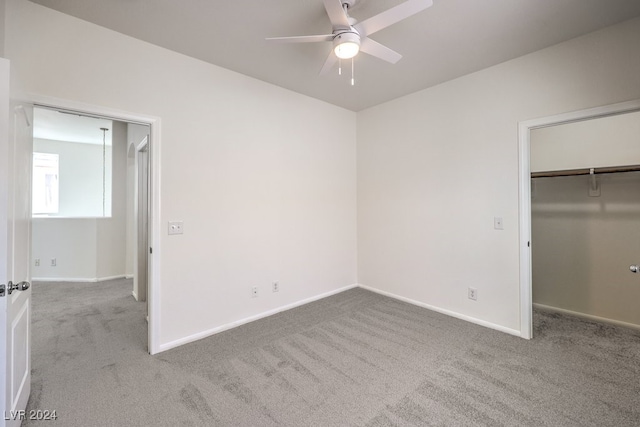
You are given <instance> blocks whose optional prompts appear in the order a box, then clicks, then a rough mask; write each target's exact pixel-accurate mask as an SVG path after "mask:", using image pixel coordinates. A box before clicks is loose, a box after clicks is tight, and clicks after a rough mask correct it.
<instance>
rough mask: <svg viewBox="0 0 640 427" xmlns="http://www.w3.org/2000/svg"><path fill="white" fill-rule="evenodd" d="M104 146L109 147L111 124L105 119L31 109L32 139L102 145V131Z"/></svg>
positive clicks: (43, 109) (44, 109) (46, 109)
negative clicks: (103, 131)
mask: <svg viewBox="0 0 640 427" xmlns="http://www.w3.org/2000/svg"><path fill="white" fill-rule="evenodd" d="M100 128H106V129H108V130H107V132H106V133H105V135H104V137H105V143H106V145H111V130H112V128H113V123H112V121H111V120H107V119H96V118H93V117H86V116H79V115H77V114H67V113H61V112H59V111H56V110H50V109H48V108H34V109H33V137H34V138H39V139H50V140H53V141H66V142H78V143H83V144H100V145H102V130H101V129H100Z"/></svg>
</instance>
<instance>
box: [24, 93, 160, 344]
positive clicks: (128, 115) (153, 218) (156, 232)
mask: <svg viewBox="0 0 640 427" xmlns="http://www.w3.org/2000/svg"><path fill="white" fill-rule="evenodd" d="M23 99H25V100H26V101H27V102H31V103H33V104H34V106H35V107H45V108H51V109H59V110H67V111H73V112H78V113H81V114H84V115H95V116H98V117H101V118H107V119H113V120H118V121H123V122H130V123H138V124H142V125H149V142H148V143H149V169H150V173H149V186H150V190H149V195H150V197H151V201H150V203H149V229H150V232H149V246H150V247H152V248H153V254H152V255H151V256H149V257H148V263H149V265H148V270H147V271H148V277H147V283H148V287H147V301H148V302H147V304H148V311H147V315H148V316H149V325H148V338H147V341H148V343H147V345H148V351H149V353H150V354H152V355H153V354H156V353H159V352H160V296H161V295H160V278H161V276H160V273H161V265H160V264H161V263H160V259H161V254H162V250H161V249H162V248H161V242H162V240H161V227H160V224H161V217H160V185H161V182H160V176H161V174H160V167H161V163H160V159H161V138H160V132H161V126H160V122H161V120H160V117H157V116H152V115H145V114H138V113H132V112H130V111H125V110H119V109H114V108H109V107H103V106H98V105H92V104H85V103H81V102H76V101H71V100H67V99H60V98H54V97H49V96H42V95H37V94H27V95H25V96H24V97H23Z"/></svg>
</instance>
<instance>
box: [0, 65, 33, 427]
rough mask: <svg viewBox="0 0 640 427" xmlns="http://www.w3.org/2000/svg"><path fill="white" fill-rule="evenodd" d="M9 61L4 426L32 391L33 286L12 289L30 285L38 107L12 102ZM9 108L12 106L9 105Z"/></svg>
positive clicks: (0, 171) (3, 201)
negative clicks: (34, 124) (35, 109)
mask: <svg viewBox="0 0 640 427" xmlns="http://www.w3.org/2000/svg"><path fill="white" fill-rule="evenodd" d="M8 82H9V62H8V61H6V60H1V61H0V87H1V88H2V89H0V103H2V108H0V114H2V119H0V156H1V157H2V158H3V160H2V163H0V182H2V183H3V184H2V187H0V189H1V190H2V192H1V196H0V219H1V220H2V221H1V222H0V228H2V232H0V246H2V247H3V248H4V249H5V250H4V251H3V252H0V254H2V255H3V256H2V258H1V259H0V264H1V265H0V282H1V284H4V285H7V291H5V295H4V296H2V297H0V346H2V348H1V349H0V354H1V355H2V358H1V359H0V381H1V382H2V386H1V388H2V392H1V393H2V399H1V400H0V402H1V403H0V404H1V405H2V408H1V409H2V415H3V416H2V417H0V427H4V426H7V427H9V426H10V427H13V426H19V425H20V423H21V419H24V417H25V414H24V410H25V408H26V406H27V401H28V399H29V392H30V390H31V384H30V382H31V360H30V357H31V342H30V339H31V331H30V322H31V311H30V310H31V288H27V289H25V290H15V291H13V292H11V293H9V289H8V288H9V286H8V285H9V283H10V282H12V283H24V282H26V283H29V282H30V280H31V277H30V274H31V272H30V265H29V264H30V258H31V253H30V252H31V175H32V170H31V164H32V158H33V130H32V129H33V128H32V118H33V107H32V106H31V105H29V104H24V103H18V102H14V101H11V102H10V94H9V83H8ZM7 107H8V108H7Z"/></svg>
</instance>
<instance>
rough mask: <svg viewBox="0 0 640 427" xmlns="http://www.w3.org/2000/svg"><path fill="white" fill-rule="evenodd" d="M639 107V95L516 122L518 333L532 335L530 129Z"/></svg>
mask: <svg viewBox="0 0 640 427" xmlns="http://www.w3.org/2000/svg"><path fill="white" fill-rule="evenodd" d="M636 111H640V99H638V100H633V101H627V102H620V103H617V104H611V105H604V106H601V107H595V108H588V109H585V110H578V111H572V112H569V113H563V114H557V115H553V116H547V117H541V118H538V119H532V120H526V121H522V122H519V123H518V151H519V163H520V165H519V171H520V174H519V177H518V188H519V195H520V197H519V201H518V216H519V223H520V224H519V247H520V336H521V337H522V338H526V339H531V338H533V288H532V277H531V274H532V269H531V164H530V160H531V131H532V130H534V129H540V128H545V127H549V126H556V125H561V124H566V123H572V122H580V121H584V120H590V119H597V118H601V117H607V116H616V115H619V114H625V113H632V112H636Z"/></svg>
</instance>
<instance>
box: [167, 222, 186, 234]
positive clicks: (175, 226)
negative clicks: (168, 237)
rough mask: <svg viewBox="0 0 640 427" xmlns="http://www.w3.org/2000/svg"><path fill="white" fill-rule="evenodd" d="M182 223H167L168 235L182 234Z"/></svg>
mask: <svg viewBox="0 0 640 427" xmlns="http://www.w3.org/2000/svg"><path fill="white" fill-rule="evenodd" d="M183 227H184V225H183V222H182V221H169V234H182V233H183V232H184V228H183Z"/></svg>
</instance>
